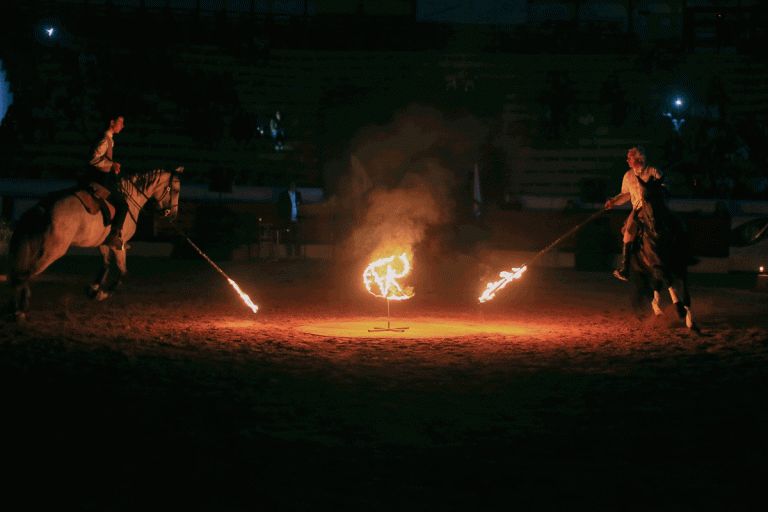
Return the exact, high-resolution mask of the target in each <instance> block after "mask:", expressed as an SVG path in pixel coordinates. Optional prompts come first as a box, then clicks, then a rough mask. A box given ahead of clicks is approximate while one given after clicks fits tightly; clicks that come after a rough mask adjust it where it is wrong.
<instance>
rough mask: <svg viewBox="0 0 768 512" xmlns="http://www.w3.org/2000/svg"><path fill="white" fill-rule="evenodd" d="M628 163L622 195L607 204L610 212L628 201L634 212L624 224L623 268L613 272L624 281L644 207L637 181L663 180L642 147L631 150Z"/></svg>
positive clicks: (627, 277)
mask: <svg viewBox="0 0 768 512" xmlns="http://www.w3.org/2000/svg"><path fill="white" fill-rule="evenodd" d="M627 163H628V164H629V170H628V171H627V172H626V173H625V174H624V179H623V180H622V181H621V193H620V194H619V195H617V196H616V197H612V198H610V199H608V201H606V202H605V208H606V209H608V210H610V209H611V208H613V206H614V205H617V204H623V203H626V202H627V201H631V202H632V212H631V213H630V214H629V217H627V220H626V222H625V223H624V246H623V250H622V257H623V259H622V263H621V268H619V269H618V270H615V271H614V272H613V275H615V276H616V277H618V278H619V279H622V280H624V281H626V280H627V279H629V261H630V256H631V254H632V246H633V245H634V244H633V243H634V241H635V236H637V228H638V226H637V222H638V221H637V214H638V212H639V211H640V209H641V208H642V207H643V191H642V189H641V188H640V184H639V183H638V181H637V179H638V178H640V179H641V180H643V181H644V182H646V183H647V182H648V180H649V179H651V178H655V179H657V180H660V179H662V177H661V173H659V170H658V169H656V168H655V167H651V166H650V165H648V164H647V163H646V157H645V150H644V149H643V148H642V146H637V147H634V148H632V149H630V150H629V152H628V153H627Z"/></svg>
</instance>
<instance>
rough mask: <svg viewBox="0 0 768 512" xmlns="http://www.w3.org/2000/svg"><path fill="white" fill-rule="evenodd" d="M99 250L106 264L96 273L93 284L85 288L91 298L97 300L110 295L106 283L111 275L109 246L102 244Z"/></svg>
mask: <svg viewBox="0 0 768 512" xmlns="http://www.w3.org/2000/svg"><path fill="white" fill-rule="evenodd" d="M99 252H100V253H101V258H102V259H103V260H104V264H103V265H102V267H101V268H100V269H99V271H98V273H97V274H96V279H94V281H93V284H92V285H90V286H89V287H88V288H86V290H85V293H86V294H87V295H88V297H89V298H91V299H96V300H102V299H105V298H107V297H108V296H109V294H108V293H107V292H105V291H104V285H105V284H106V282H107V277H108V276H109V267H110V254H109V248H108V247H104V246H103V245H100V246H99Z"/></svg>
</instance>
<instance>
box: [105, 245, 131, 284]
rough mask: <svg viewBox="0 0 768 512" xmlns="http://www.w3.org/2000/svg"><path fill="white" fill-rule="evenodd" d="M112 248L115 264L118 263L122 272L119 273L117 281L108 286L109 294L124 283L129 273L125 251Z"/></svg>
mask: <svg viewBox="0 0 768 512" xmlns="http://www.w3.org/2000/svg"><path fill="white" fill-rule="evenodd" d="M110 250H111V251H112V254H113V255H114V257H115V265H117V269H118V270H119V271H120V273H119V274H118V276H117V279H115V281H114V282H113V283H112V284H111V285H109V287H108V288H107V293H108V294H111V293H112V292H114V291H115V290H116V289H117V287H118V286H120V285H121V284H123V280H125V278H126V276H127V275H128V265H127V264H126V262H125V251H116V250H114V249H110Z"/></svg>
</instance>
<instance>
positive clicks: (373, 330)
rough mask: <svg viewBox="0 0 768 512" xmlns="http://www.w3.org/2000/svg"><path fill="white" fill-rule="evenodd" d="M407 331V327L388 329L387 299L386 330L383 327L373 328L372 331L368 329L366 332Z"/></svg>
mask: <svg viewBox="0 0 768 512" xmlns="http://www.w3.org/2000/svg"><path fill="white" fill-rule="evenodd" d="M406 329H407V327H390V326H389V299H387V328H386V329H385V328H384V327H374V328H373V329H368V332H387V331H391V332H403V331H405V330H406Z"/></svg>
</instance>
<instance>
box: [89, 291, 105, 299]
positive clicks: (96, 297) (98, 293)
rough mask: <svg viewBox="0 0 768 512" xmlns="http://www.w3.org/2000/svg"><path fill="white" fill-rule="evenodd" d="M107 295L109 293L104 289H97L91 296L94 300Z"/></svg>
mask: <svg viewBox="0 0 768 512" xmlns="http://www.w3.org/2000/svg"><path fill="white" fill-rule="evenodd" d="M107 297H109V293H107V292H105V291H104V290H99V291H98V292H97V293H96V294H95V295H94V297H93V299H94V300H104V299H106V298H107Z"/></svg>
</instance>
